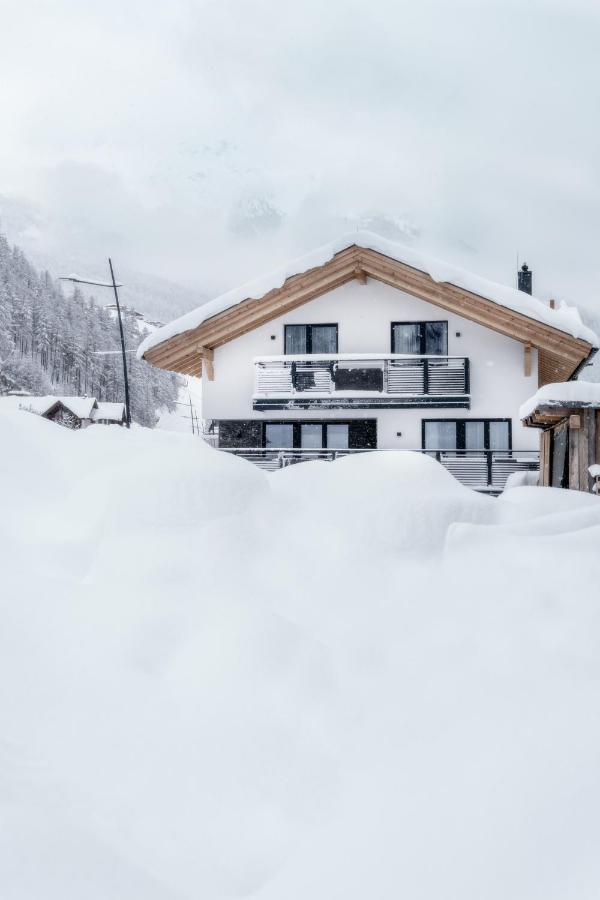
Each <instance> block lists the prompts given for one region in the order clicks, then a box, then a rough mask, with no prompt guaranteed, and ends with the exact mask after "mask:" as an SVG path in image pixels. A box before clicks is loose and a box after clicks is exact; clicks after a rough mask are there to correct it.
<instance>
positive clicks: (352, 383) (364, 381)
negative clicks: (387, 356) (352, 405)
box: [335, 366, 383, 391]
mask: <svg viewBox="0 0 600 900" xmlns="http://www.w3.org/2000/svg"><path fill="white" fill-rule="evenodd" d="M335 389H336V391H352V390H356V391H382V390H383V368H382V367H378V368H374V367H372V366H371V367H370V368H358V367H356V368H348V367H347V366H343V367H342V366H338V367H337V371H336V373H335Z"/></svg>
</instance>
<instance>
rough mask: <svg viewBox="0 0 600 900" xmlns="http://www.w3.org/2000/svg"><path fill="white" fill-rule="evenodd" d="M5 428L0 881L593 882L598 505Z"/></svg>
mask: <svg viewBox="0 0 600 900" xmlns="http://www.w3.org/2000/svg"><path fill="white" fill-rule="evenodd" d="M0 446H1V447H2V462H3V465H2V468H1V469H0V481H1V485H0V497H2V511H3V515H2V517H0V578H1V585H2V590H1V598H0V896H1V897H2V900H25V898H26V900H82V898H85V900H116V898H119V900H180V898H181V900H187V898H202V900H212V898H225V897H227V898H232V897H252V898H257V900H306V898H308V897H311V898H316V900H342V898H343V900H365V898H373V900H388V898H389V900H397V898H399V897H407V898H411V900H440V898H444V900H450V898H452V900H454V898H456V900H459V898H460V900H471V898H472V900H482V898H485V900H506V898H508V897H510V898H511V900H537V898H540V900H542V898H543V900H559V898H560V900H565V898H577V900H587V898H594V900H596V898H597V896H598V892H599V890H600V858H599V855H598V852H597V847H598V841H599V838H600V821H599V819H600V813H599V810H600V716H599V709H600V596H599V589H598V585H599V584H600V552H599V548H600V501H599V500H598V498H595V497H590V496H587V495H580V494H575V493H570V492H566V491H552V490H548V489H541V488H527V487H523V488H515V489H513V490H511V491H509V492H507V493H506V494H505V495H504V496H503V497H502V498H501V499H500V500H493V499H490V498H487V497H483V496H479V495H477V494H474V493H471V492H470V491H468V490H467V489H465V488H462V487H461V486H460V485H458V484H457V483H456V482H454V480H453V479H452V478H451V476H449V475H448V473H446V472H445V470H443V469H442V468H441V467H439V466H438V465H437V464H436V463H435V462H434V461H433V460H430V459H425V458H423V457H420V456H418V455H413V454H409V453H401V452H399V453H382V454H376V453H373V454H365V455H364V456H363V455H361V456H359V457H357V458H354V459H352V458H348V459H344V460H341V461H339V462H336V463H319V462H316V463H305V464H303V465H301V466H296V467H292V468H290V469H288V470H285V471H283V472H281V473H276V474H274V475H266V474H264V473H263V472H261V471H259V470H258V469H256V468H254V467H253V466H251V465H250V464H249V463H245V462H244V461H243V460H239V459H235V458H232V457H230V456H227V455H225V454H220V453H218V452H217V451H214V450H211V449H210V448H208V447H207V446H206V445H204V444H202V442H201V441H200V440H199V439H198V438H193V437H191V436H184V435H177V434H167V433H158V432H150V431H146V430H143V429H136V430H133V431H131V432H130V433H128V432H126V431H125V430H121V429H119V428H105V427H102V428H101V427H98V428H90V429H87V430H85V431H82V432H70V431H68V430H66V429H61V428H59V427H57V426H55V425H53V424H52V423H49V422H46V421H44V420H41V419H39V418H37V417H35V416H33V415H30V414H27V413H23V412H20V413H11V414H4V415H0Z"/></svg>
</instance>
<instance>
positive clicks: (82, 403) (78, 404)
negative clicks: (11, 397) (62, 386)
mask: <svg viewBox="0 0 600 900" xmlns="http://www.w3.org/2000/svg"><path fill="white" fill-rule="evenodd" d="M58 401H60V402H61V403H62V405H63V406H65V407H66V408H67V409H68V410H69V411H70V412H72V413H73V415H75V416H77V418H78V419H89V418H90V417H91V414H92V409H93V408H94V406H95V404H96V398H95V397H55V396H53V395H49V396H46V397H23V398H22V404H21V405H22V407H23V408H24V409H31V410H32V412H36V413H38V415H40V416H43V415H45V414H46V413H47V412H48V410H49V409H52V407H53V406H54V405H55V403H57V402H58Z"/></svg>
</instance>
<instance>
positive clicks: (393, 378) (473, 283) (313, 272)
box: [138, 232, 598, 492]
mask: <svg viewBox="0 0 600 900" xmlns="http://www.w3.org/2000/svg"><path fill="white" fill-rule="evenodd" d="M519 287H520V290H517V289H514V288H509V287H505V286H502V285H499V284H495V283H493V282H490V281H487V280H485V279H483V278H480V277H478V276H476V275H473V274H470V273H468V272H465V271H463V270H460V269H457V268H455V267H453V266H449V265H447V264H445V263H442V262H440V261H439V260H436V259H432V258H429V257H427V256H425V255H423V254H421V253H420V252H417V251H415V250H412V249H410V248H407V247H403V246H401V245H399V244H396V243H393V242H391V241H388V240H385V239H383V238H381V237H379V236H377V235H375V234H371V233H368V232H360V233H356V234H350V235H346V236H344V237H342V238H341V239H340V240H338V241H336V242H334V243H332V244H328V245H326V246H325V247H321V248H319V249H318V250H316V251H314V252H312V253H309V254H307V255H306V256H304V257H301V258H299V259H296V260H293V261H292V262H291V263H289V264H288V265H286V266H284V267H282V268H281V269H278V270H276V271H274V272H271V273H269V274H268V275H266V276H265V277H263V278H260V279H258V280H256V281H254V282H251V283H249V284H246V285H244V286H243V287H241V288H237V289H235V290H232V291H230V292H228V293H226V294H224V295H222V296H220V297H217V298H216V299H215V300H213V301H211V302H208V303H206V304H204V305H203V306H200V307H199V308H198V309H196V310H194V311H192V312H191V313H188V314H187V315H185V316H182V317H181V318H179V319H176V320H175V321H173V322H171V323H169V324H168V325H165V326H164V327H163V328H160V329H159V330H157V331H156V332H154V333H153V334H151V335H149V336H148V337H147V338H146V339H145V340H144V342H143V343H142V344H141V346H140V348H139V350H138V355H139V357H140V358H144V359H146V360H147V361H148V362H150V363H152V364H153V365H155V366H158V367H160V368H163V369H169V370H172V371H175V372H180V373H182V374H189V375H195V376H200V377H201V378H202V416H203V418H204V419H205V420H207V421H208V422H209V430H210V431H211V432H212V433H213V434H214V435H215V440H216V443H217V445H218V446H219V447H220V448H221V449H223V450H225V451H227V452H232V453H237V454H239V455H242V456H245V457H246V458H248V459H253V460H254V461H256V462H258V463H259V464H260V465H263V466H265V467H272V468H275V467H279V466H283V465H287V464H289V463H291V462H297V461H300V460H303V459H314V458H325V459H331V458H335V457H336V456H338V455H342V454H347V453H355V452H364V451H367V450H373V449H384V450H390V449H394V450H397V449H407V450H419V451H421V452H426V453H430V454H432V455H434V456H436V458H437V459H438V460H439V461H440V462H442V463H443V464H444V465H446V467H447V468H448V469H450V471H451V472H453V473H454V474H455V475H456V477H457V478H459V480H461V481H463V482H464V483H465V484H469V485H471V486H472V487H475V488H478V489H480V490H488V491H491V492H497V491H499V490H501V489H502V487H503V486H504V483H505V481H506V479H507V477H508V475H509V474H510V473H512V472H514V471H518V470H522V469H535V468H537V458H538V438H537V434H536V433H535V432H534V431H533V430H532V429H528V428H526V427H524V425H523V424H522V423H521V420H520V417H519V408H520V406H521V404H523V403H524V401H525V400H526V399H527V398H528V397H530V396H531V395H532V394H534V393H535V391H536V390H537V389H538V387H540V386H541V385H544V384H546V383H548V382H561V381H567V380H569V379H572V378H574V377H576V375H577V373H578V372H579V371H580V370H581V368H582V366H583V365H584V364H585V363H586V361H587V360H588V358H589V357H590V356H591V355H592V354H593V353H594V352H595V348H596V347H597V346H598V339H597V337H596V335H595V334H594V333H593V332H592V331H591V330H590V329H589V328H587V327H586V326H585V325H584V324H583V323H582V321H581V319H580V317H579V314H578V312H577V310H576V309H574V308H573V307H569V306H566V305H564V304H561V305H560V307H559V308H554V307H553V305H552V304H551V305H548V304H546V303H544V302H542V301H541V300H538V299H536V298H535V297H533V296H532V295H531V272H529V271H528V269H527V267H526V266H524V267H523V269H522V270H521V271H520V272H519Z"/></svg>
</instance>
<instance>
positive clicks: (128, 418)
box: [108, 256, 131, 428]
mask: <svg viewBox="0 0 600 900" xmlns="http://www.w3.org/2000/svg"><path fill="white" fill-rule="evenodd" d="M108 265H109V267H110V277H111V279H112V286H113V291H114V292H115V302H116V304H117V317H118V319H119V333H120V335H121V353H122V356H123V380H124V382H125V424H126V425H127V427H128V428H129V427H130V426H131V413H130V410H129V379H128V377H127V356H126V354H125V337H124V335H123V320H122V319H121V306H120V304H119V292H118V291H117V282H116V281H115V273H114V271H113V264H112V259H111V258H110V256H109V257H108Z"/></svg>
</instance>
